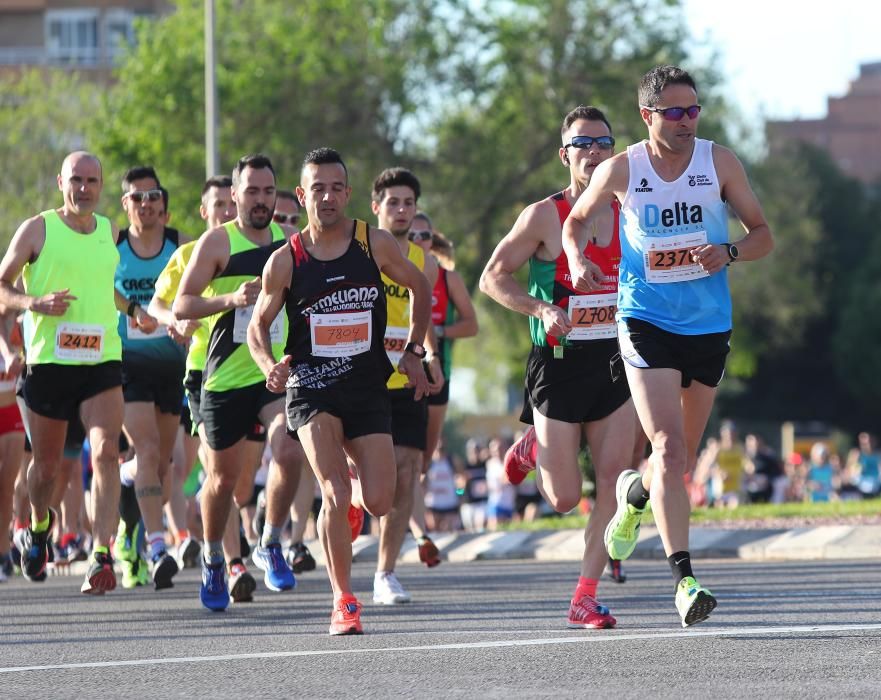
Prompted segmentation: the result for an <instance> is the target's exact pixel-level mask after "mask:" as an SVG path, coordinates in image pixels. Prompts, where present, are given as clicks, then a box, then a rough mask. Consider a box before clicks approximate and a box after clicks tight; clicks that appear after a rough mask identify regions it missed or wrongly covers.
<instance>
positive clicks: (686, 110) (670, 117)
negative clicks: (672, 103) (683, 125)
mask: <svg viewBox="0 0 881 700" xmlns="http://www.w3.org/2000/svg"><path fill="white" fill-rule="evenodd" d="M643 109H647V110H648V111H649V112H656V113H657V114H660V115H661V116H662V117H663V118H664V120H665V121H668V122H678V121H679V120H680V119H682V117H684V116H685V115H686V114H687V115H688V118H689V119H697V115H698V114H700V113H701V106H700V105H691V106H690V107H664V108H663V109H658V108H657V107H645V106H643Z"/></svg>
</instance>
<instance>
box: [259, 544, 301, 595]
mask: <svg viewBox="0 0 881 700" xmlns="http://www.w3.org/2000/svg"><path fill="white" fill-rule="evenodd" d="M251 561H253V562H254V564H255V565H256V566H257V568H259V569H262V570H263V571H265V572H266V575H265V576H264V577H263V583H265V584H266V587H267V588H268V589H269V590H270V591H275V592H276V593H279V592H280V591H289V590H291V589H292V588H293V587H294V586H296V585H297V580H296V579H295V578H294V574H293V572H292V571H291V570H290V568H289V567H288V563H287V562H286V561H285V560H284V555H283V554H282V551H281V545H280V544H279V543H278V542H273V543H272V544H270V545H267V546H265V547H264V546H262V545H257V546H256V547H255V548H254V553H253V554H252V555H251Z"/></svg>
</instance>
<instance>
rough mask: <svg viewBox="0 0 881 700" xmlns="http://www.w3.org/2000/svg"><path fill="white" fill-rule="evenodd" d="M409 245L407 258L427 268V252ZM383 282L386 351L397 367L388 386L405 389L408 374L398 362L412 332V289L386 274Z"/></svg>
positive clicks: (418, 265) (419, 266) (422, 268)
mask: <svg viewBox="0 0 881 700" xmlns="http://www.w3.org/2000/svg"><path fill="white" fill-rule="evenodd" d="M408 246H409V247H408V249H407V259H408V260H409V261H410V262H411V263H413V264H414V265H415V266H416V267H418V268H419V269H420V270H425V252H424V251H423V250H422V248H420V247H419V246H418V245H414V244H413V243H409V242H408ZM382 284H383V286H384V287H385V304H386V309H387V313H388V321H387V322H386V327H385V352H386V354H387V355H388V359H389V360H390V361H391V363H392V366H393V367H394V368H395V371H394V373H393V374H392V376H391V377H390V378H389V380H388V383H387V384H386V386H388V388H389V389H403V388H404V387H406V386H407V381H408V379H407V375H406V374H401V373H400V372H399V371H398V362H400V361H401V356H402V355H403V354H404V346H406V344H407V336H409V334H410V290H409V289H407V288H406V287H402V286H400V285H399V284H398V283H397V282H393V281H392V280H390V279H389V278H388V277H386V276H385V275H383V276H382Z"/></svg>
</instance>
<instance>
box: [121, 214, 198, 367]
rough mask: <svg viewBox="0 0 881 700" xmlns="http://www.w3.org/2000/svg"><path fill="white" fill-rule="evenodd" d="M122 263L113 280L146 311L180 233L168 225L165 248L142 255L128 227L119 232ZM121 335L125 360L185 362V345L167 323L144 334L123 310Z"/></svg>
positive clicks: (131, 299)
mask: <svg viewBox="0 0 881 700" xmlns="http://www.w3.org/2000/svg"><path fill="white" fill-rule="evenodd" d="M116 246H117V248H118V249H119V266H118V267H117V268H116V277H115V279H114V283H115V286H116V289H117V291H119V293H120V294H122V295H123V296H124V297H125V298H126V299H128V300H129V302H132V301H135V302H137V303H138V304H140V305H141V306H142V307H143V308H144V310H146V309H147V307H148V306H149V305H150V300H151V299H152V298H153V291H154V289H155V286H156V278H157V277H159V274H160V273H161V272H162V270H164V269H165V265H166V264H167V263H168V260H169V258H171V256H172V254H173V253H174V251H175V250H176V249H177V246H178V232H177V231H176V230H175V229H173V228H166V229H165V234H164V237H163V240H162V248H160V249H159V253H157V254H156V255H154V256H153V257H152V258H142V257H140V256H139V255H138V254H137V253H136V252H135V251H134V250H133V249H132V246H131V242H130V241H129V231H128V229H122V230H121V231H120V232H119V241H118V242H117V244H116ZM118 328H119V337H120V338H121V339H122V355H123V361H125V360H126V359H148V360H155V361H158V362H170V363H174V362H184V360H185V359H186V348H184V347H183V346H182V345H180V344H178V343H176V342H174V341H173V340H172V339H171V338H170V337H169V336H168V333H167V331H166V328H165V326H159V327H158V328H157V329H156V331H154V332H153V333H150V334H145V333H143V332H142V331H141V330H139V329H138V328H137V327H136V326H135V324H134V321H133V320H132V319H131V318H130V317H129V316H127V315H126V314H125V313H124V312H119V325H118Z"/></svg>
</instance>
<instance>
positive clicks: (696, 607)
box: [676, 576, 716, 627]
mask: <svg viewBox="0 0 881 700" xmlns="http://www.w3.org/2000/svg"><path fill="white" fill-rule="evenodd" d="M715 607H716V598H715V597H714V596H713V594H712V593H710V592H709V591H708V590H707V589H706V588H704V587H703V586H701V585H700V584H699V583H698V582H697V581H695V580H694V578H692V577H691V576H686V577H685V578H684V579H682V580H681V581H680V582H679V585H678V586H676V609H677V610H678V611H679V617H681V618H682V626H683V627H690V626H691V625H696V624H697V623H698V622H703V621H704V620H706V619H707V618H708V617H709V616H710V613H711V612H713V609H714V608H715Z"/></svg>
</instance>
